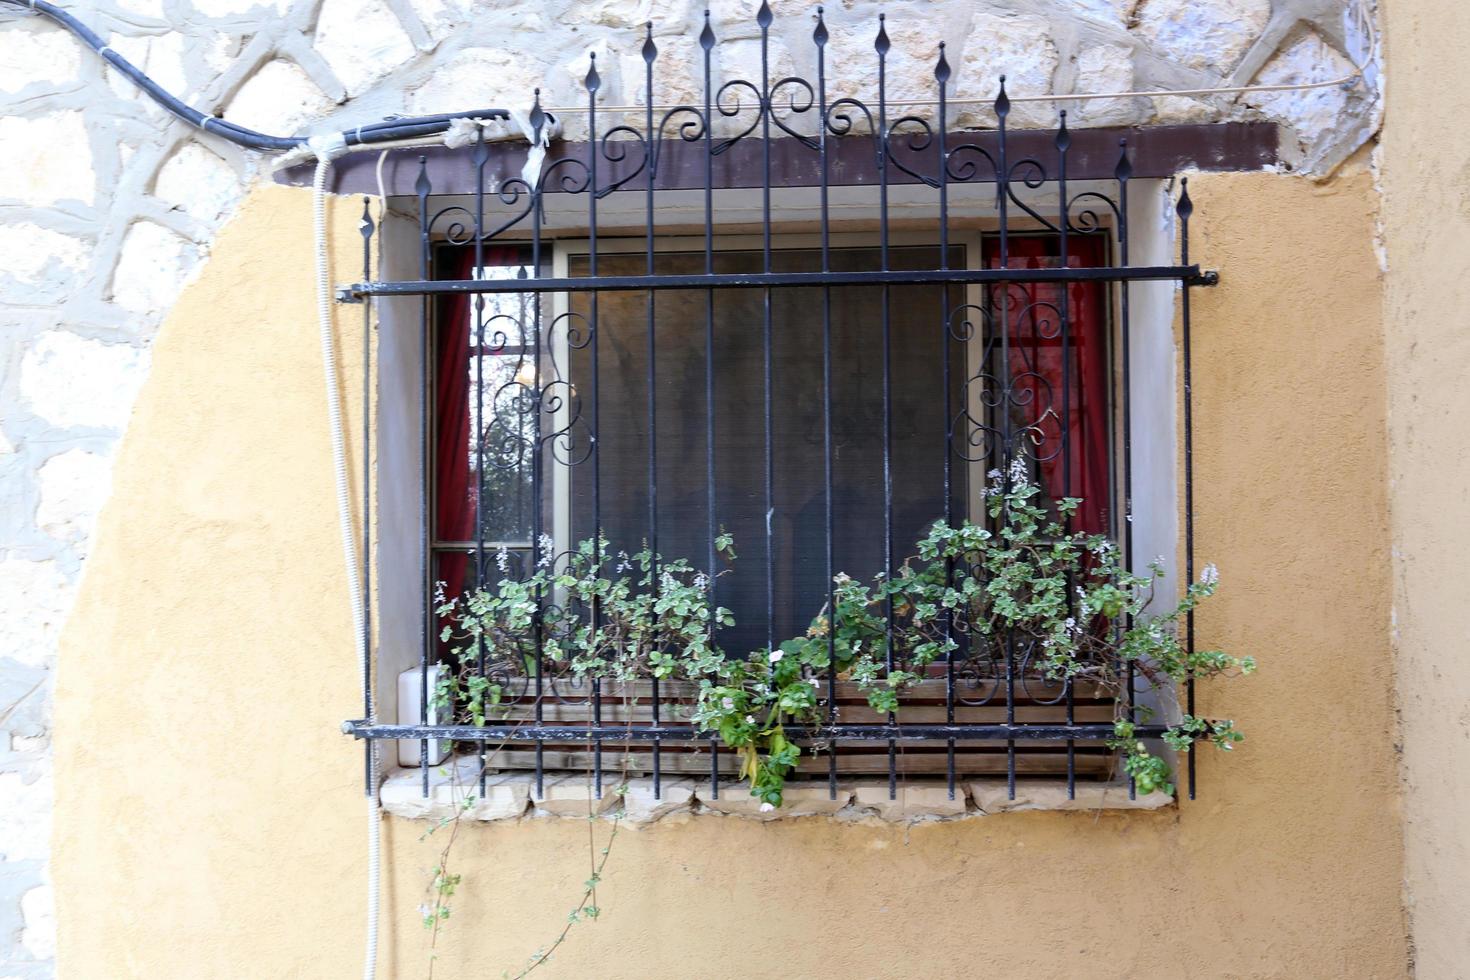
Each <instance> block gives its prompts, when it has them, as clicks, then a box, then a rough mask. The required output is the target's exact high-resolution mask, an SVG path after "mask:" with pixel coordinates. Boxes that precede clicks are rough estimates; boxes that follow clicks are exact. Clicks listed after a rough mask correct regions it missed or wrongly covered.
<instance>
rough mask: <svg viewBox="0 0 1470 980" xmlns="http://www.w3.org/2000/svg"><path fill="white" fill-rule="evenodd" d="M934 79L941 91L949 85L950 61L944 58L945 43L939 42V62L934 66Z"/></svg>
mask: <svg viewBox="0 0 1470 980" xmlns="http://www.w3.org/2000/svg"><path fill="white" fill-rule="evenodd" d="M934 79H935V81H937V82H939V87H940V89H943V88H944V86H945V85H947V84H949V59H948V58H946V57H945V56H944V42H943V41H940V42H939V61H938V62H936V63H935V65H934Z"/></svg>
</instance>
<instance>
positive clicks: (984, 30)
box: [955, 10, 1058, 126]
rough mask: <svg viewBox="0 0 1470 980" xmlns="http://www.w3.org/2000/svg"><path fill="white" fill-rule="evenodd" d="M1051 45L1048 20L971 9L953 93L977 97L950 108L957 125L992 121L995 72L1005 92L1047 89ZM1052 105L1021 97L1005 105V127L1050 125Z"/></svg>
mask: <svg viewBox="0 0 1470 980" xmlns="http://www.w3.org/2000/svg"><path fill="white" fill-rule="evenodd" d="M1057 63H1058V56H1057V48H1056V45H1055V44H1053V43H1052V40H1051V25H1050V24H1048V23H1047V22H1046V20H1044V19H1043V18H1041V17H1036V16H1033V15H1030V14H997V13H992V12H990V11H985V10H982V11H977V12H976V14H975V18H974V20H973V21H971V23H970V37H969V39H968V40H967V41H966V42H965V55H964V59H963V60H962V61H961V62H960V65H959V70H958V77H957V79H956V81H955V95H956V96H957V97H959V98H964V99H980V100H983V101H982V102H980V103H969V104H965V105H961V106H957V107H956V114H955V122H956V124H958V125H960V126H993V125H994V124H995V113H994V112H992V111H991V109H990V103H991V102H993V101H994V100H995V97H996V95H998V94H999V93H1000V76H1002V75H1004V76H1005V77H1006V92H1007V93H1008V94H1009V95H1011V96H1023V95H1046V94H1048V93H1050V92H1051V88H1052V75H1053V73H1055V72H1056V70H1057ZM1056 118H1057V107H1056V106H1055V105H1053V104H1051V103H1049V102H1029V103H1028V102H1023V103H1017V104H1015V105H1013V106H1012V107H1011V113H1010V116H1009V117H1007V120H1006V123H1007V125H1009V126H1052V125H1055V123H1056Z"/></svg>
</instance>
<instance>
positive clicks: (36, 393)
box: [20, 330, 148, 429]
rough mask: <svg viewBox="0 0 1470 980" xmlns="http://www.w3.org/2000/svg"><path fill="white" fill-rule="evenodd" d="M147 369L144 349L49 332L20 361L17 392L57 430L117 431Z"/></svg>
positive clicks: (60, 332)
mask: <svg viewBox="0 0 1470 980" xmlns="http://www.w3.org/2000/svg"><path fill="white" fill-rule="evenodd" d="M147 371H148V352H147V351H146V350H143V349H141V348H138V347H130V346H128V345H127V344H107V343H103V342H102V341H100V340H89V339H86V338H84V337H78V336H77V335H76V334H74V333H69V332H67V331H65V330H51V331H48V332H46V333H44V334H42V335H41V336H40V337H38V338H37V339H36V341H35V342H34V343H33V344H32V345H31V348H30V350H28V351H26V353H25V356H24V357H23V358H22V359H21V365H20V394H21V397H22V398H23V399H25V401H26V402H27V404H28V405H29V406H30V409H31V411H33V412H35V413H36V414H37V415H39V416H41V417H42V418H44V419H45V420H46V421H48V422H50V423H51V424H52V425H55V426H58V427H60V428H67V427H70V426H95V427H98V428H114V429H121V428H123V426H124V425H125V424H126V423H127V420H128V415H129V413H130V412H132V410H133V400H134V398H136V397H137V394H138V388H139V387H140V386H141V385H142V384H143V379H144V377H145V376H146V374H147Z"/></svg>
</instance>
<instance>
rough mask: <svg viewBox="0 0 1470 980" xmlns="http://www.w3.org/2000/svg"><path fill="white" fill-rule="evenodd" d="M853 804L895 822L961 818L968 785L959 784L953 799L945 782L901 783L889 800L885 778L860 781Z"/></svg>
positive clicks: (854, 794) (854, 793) (956, 786)
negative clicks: (878, 780)
mask: <svg viewBox="0 0 1470 980" xmlns="http://www.w3.org/2000/svg"><path fill="white" fill-rule="evenodd" d="M853 806H854V807H856V808H857V809H859V810H871V811H874V812H875V813H877V815H878V816H879V817H880V818H882V819H884V820H891V821H895V822H908V821H913V820H926V819H933V818H936V817H958V816H962V815H963V814H964V812H965V786H964V784H963V783H957V784H956V785H955V791H954V799H950V798H949V787H948V786H947V785H945V784H944V783H943V782H929V781H925V782H914V783H907V784H905V783H900V784H899V786H898V791H897V793H896V798H894V799H889V798H888V782H887V781H886V780H884V781H882V782H876V781H875V782H864V783H858V784H857V786H856V787H855V789H854V792H853Z"/></svg>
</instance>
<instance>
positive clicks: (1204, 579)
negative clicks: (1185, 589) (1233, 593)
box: [1199, 563, 1220, 585]
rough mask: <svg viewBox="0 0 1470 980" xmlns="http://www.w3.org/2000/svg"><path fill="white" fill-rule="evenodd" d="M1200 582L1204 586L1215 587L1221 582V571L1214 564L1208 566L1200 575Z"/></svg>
mask: <svg viewBox="0 0 1470 980" xmlns="http://www.w3.org/2000/svg"><path fill="white" fill-rule="evenodd" d="M1199 580H1200V582H1201V583H1202V584H1204V585H1214V584H1216V583H1217V582H1219V581H1220V570H1219V569H1218V568H1216V567H1215V566H1214V564H1213V563H1211V564H1209V565H1206V566H1205V568H1204V571H1202V572H1200V574H1199Z"/></svg>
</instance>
